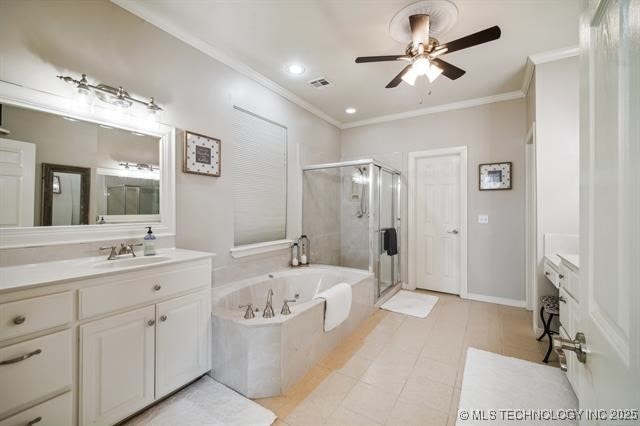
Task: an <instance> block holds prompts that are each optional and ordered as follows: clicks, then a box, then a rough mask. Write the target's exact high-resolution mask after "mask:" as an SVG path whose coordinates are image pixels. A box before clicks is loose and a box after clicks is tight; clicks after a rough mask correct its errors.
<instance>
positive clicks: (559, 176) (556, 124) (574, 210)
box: [534, 57, 580, 234]
mask: <svg viewBox="0 0 640 426" xmlns="http://www.w3.org/2000/svg"><path fill="white" fill-rule="evenodd" d="M535 78H536V84H535V87H534V90H535V95H534V96H535V119H536V130H537V135H536V144H537V162H538V209H539V216H538V217H539V219H540V221H539V223H538V229H539V230H540V232H542V233H556V234H578V233H579V223H580V222H579V219H580V213H579V209H580V206H579V182H580V155H579V116H578V115H579V99H578V98H579V80H580V79H579V59H578V57H572V58H568V59H563V60H559V61H554V62H547V63H544V64H539V65H536V70H535Z"/></svg>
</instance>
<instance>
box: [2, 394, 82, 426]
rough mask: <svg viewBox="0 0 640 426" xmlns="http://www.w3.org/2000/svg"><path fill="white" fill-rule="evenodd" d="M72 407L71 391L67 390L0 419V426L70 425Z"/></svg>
mask: <svg viewBox="0 0 640 426" xmlns="http://www.w3.org/2000/svg"><path fill="white" fill-rule="evenodd" d="M72 407H73V400H72V398H71V392H67V393H65V394H62V395H60V396H57V397H55V398H53V399H50V400H48V401H46V402H43V403H42V404H38V405H36V406H35V407H32V408H29V409H28V410H24V411H22V412H20V413H18V414H16V415H15V416H11V417H9V418H8V419H4V420H2V421H0V426H26V425H33V426H70V425H71V424H72V422H73V416H72V410H73V408H72Z"/></svg>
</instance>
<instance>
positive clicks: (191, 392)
mask: <svg viewBox="0 0 640 426" xmlns="http://www.w3.org/2000/svg"><path fill="white" fill-rule="evenodd" d="M275 419H276V415H275V414H273V413H272V412H271V411H269V410H267V409H266V408H264V407H262V406H261V405H259V404H256V403H255V402H253V401H251V400H250V399H247V398H245V397H244V396H242V395H240V394H238V393H236V392H234V391H232V390H231V389H229V388H227V387H226V386H224V385H222V384H220V383H218V382H216V381H215V380H213V379H212V378H211V377H209V376H204V377H203V378H201V379H200V380H198V381H197V382H195V383H193V384H191V385H189V386H188V387H186V388H184V389H182V390H181V391H180V392H178V393H176V394H175V395H173V396H171V397H169V398H167V399H165V400H164V401H162V402H161V403H159V404H157V405H155V406H153V407H151V408H149V409H148V410H146V411H144V412H143V413H141V414H139V415H137V416H136V417H134V418H132V419H131V420H129V421H128V422H126V423H125V425H127V426H134V425H135V426H143V425H144V426H147V425H149V426H183V425H184V426H187V425H188V426H204V425H225V426H227V425H228V426H235V425H238V426H241V425H242V426H244V425H247V426H249V425H251V426H254V425H255V426H269V425H271V423H273V422H274V421H275Z"/></svg>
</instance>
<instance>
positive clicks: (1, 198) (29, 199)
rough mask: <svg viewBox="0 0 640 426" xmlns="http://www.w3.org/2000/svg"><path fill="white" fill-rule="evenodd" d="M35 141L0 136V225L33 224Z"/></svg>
mask: <svg viewBox="0 0 640 426" xmlns="http://www.w3.org/2000/svg"><path fill="white" fill-rule="evenodd" d="M35 180H36V145H35V144H32V143H28V142H18V141H14V140H10V139H0V228H10V227H18V226H27V227H28V226H33V210H34V199H35Z"/></svg>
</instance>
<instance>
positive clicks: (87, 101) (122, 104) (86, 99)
mask: <svg viewBox="0 0 640 426" xmlns="http://www.w3.org/2000/svg"><path fill="white" fill-rule="evenodd" d="M58 78H59V79H60V80H62V81H64V82H66V83H69V84H73V85H75V86H76V95H75V98H76V100H77V102H78V103H79V104H82V105H91V104H93V101H94V99H95V98H97V99H98V100H100V101H101V102H102V103H103V104H105V105H107V106H110V107H111V108H112V111H117V112H118V113H128V112H130V111H131V110H132V107H133V106H134V104H137V105H140V106H142V107H144V108H145V112H146V115H147V116H150V118H151V120H152V121H154V122H156V121H158V113H159V112H160V111H162V108H161V107H160V106H158V105H157V104H156V103H155V101H154V98H150V100H149V101H145V100H141V99H138V98H135V97H134V96H131V95H130V94H129V92H127V91H126V90H125V89H124V88H122V86H119V87H114V86H110V85H107V84H91V83H89V80H88V79H87V76H86V74H82V76H81V78H80V80H76V79H74V78H73V77H70V76H62V75H59V76H58Z"/></svg>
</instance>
